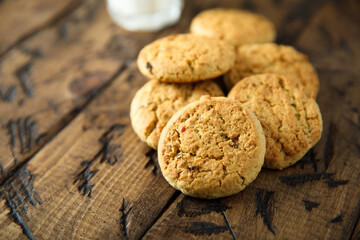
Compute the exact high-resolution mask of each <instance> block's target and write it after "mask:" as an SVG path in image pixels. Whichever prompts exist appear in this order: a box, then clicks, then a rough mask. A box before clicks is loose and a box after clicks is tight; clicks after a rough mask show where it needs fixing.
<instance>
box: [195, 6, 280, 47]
mask: <svg viewBox="0 0 360 240" xmlns="http://www.w3.org/2000/svg"><path fill="white" fill-rule="evenodd" d="M190 32H191V33H194V34H197V35H202V36H207V37H212V38H216V39H224V40H227V41H229V42H231V43H232V44H234V45H235V46H240V45H243V44H249V43H266V42H273V41H274V40H275V37H276V30H275V26H274V24H272V23H271V22H270V21H269V20H268V19H266V18H265V17H263V16H261V15H258V14H255V13H251V12H248V11H243V10H238V9H222V8H215V9H210V10H206V11H203V12H201V13H200V14H198V15H197V16H196V17H195V18H194V19H193V20H192V22H191V25H190Z"/></svg>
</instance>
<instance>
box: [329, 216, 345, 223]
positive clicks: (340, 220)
mask: <svg viewBox="0 0 360 240" xmlns="http://www.w3.org/2000/svg"><path fill="white" fill-rule="evenodd" d="M342 221H343V216H342V214H340V215H338V216H337V217H336V218H334V219H332V220H331V221H330V223H338V222H342Z"/></svg>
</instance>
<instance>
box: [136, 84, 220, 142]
mask: <svg viewBox="0 0 360 240" xmlns="http://www.w3.org/2000/svg"><path fill="white" fill-rule="evenodd" d="M203 95H209V96H223V95H224V94H223V92H222V91H221V89H220V88H219V87H218V86H217V84H216V83H214V82H213V81H204V82H198V83H183V84H180V83H161V82H159V81H157V80H150V81H149V82H147V83H146V84H145V85H144V86H143V87H141V88H140V89H139V90H138V92H137V93H136V95H135V97H134V99H133V101H132V103H131V107H130V118H131V123H132V126H133V129H134V130H135V132H136V134H137V135H138V136H139V137H140V139H141V140H142V141H144V142H146V143H147V144H148V145H149V146H150V147H152V148H154V149H157V145H158V141H159V138H160V134H161V131H162V129H163V128H164V127H165V125H166V123H167V122H168V121H169V119H170V118H171V117H172V115H174V114H175V113H176V111H178V110H179V109H180V108H182V107H184V106H185V105H187V104H188V103H191V102H194V101H196V100H199V99H200V97H201V96H203Z"/></svg>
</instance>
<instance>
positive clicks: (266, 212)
mask: <svg viewBox="0 0 360 240" xmlns="http://www.w3.org/2000/svg"><path fill="white" fill-rule="evenodd" d="M274 193H275V192H274V191H267V190H265V189H258V191H257V192H256V212H255V216H257V215H258V214H260V216H261V217H262V218H263V222H264V224H265V225H266V227H267V228H268V229H269V231H270V232H272V233H273V234H274V235H275V231H274V229H273V226H272V218H273V213H274V210H273V200H274V198H273V195H274Z"/></svg>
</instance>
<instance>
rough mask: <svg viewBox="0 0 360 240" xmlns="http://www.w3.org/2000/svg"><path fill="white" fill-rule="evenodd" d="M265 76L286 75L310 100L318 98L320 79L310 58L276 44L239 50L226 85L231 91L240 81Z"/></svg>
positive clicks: (257, 45) (247, 46)
mask: <svg viewBox="0 0 360 240" xmlns="http://www.w3.org/2000/svg"><path fill="white" fill-rule="evenodd" d="M262 73H276V74H281V75H285V76H286V77H287V78H288V79H289V80H290V81H292V82H294V83H295V84H297V85H298V86H299V87H300V88H301V87H303V88H304V89H305V92H306V93H307V94H308V95H309V96H313V97H316V95H317V93H318V91H319V79H318V76H317V73H316V71H315V69H314V67H313V66H312V65H311V63H310V62H309V61H308V58H307V56H305V55H304V54H302V53H300V52H298V51H296V50H295V49H294V48H293V47H290V46H284V45H277V44H274V43H265V44H249V45H245V46H241V47H239V48H238V49H237V55H236V61H235V65H234V67H233V68H232V69H231V70H230V71H229V72H228V73H227V74H226V77H225V82H226V85H227V86H228V88H229V89H230V88H232V87H233V86H234V85H235V84H236V83H238V82H239V81H241V79H243V78H245V77H248V76H251V75H255V74H262Z"/></svg>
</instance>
